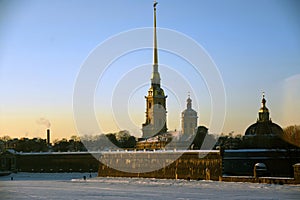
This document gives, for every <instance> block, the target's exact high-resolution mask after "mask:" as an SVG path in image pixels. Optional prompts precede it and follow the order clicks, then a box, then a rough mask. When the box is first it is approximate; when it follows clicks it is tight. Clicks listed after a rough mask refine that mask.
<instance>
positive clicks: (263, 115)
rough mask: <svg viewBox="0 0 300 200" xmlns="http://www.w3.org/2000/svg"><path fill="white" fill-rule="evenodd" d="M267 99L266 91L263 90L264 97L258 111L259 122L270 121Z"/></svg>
mask: <svg viewBox="0 0 300 200" xmlns="http://www.w3.org/2000/svg"><path fill="white" fill-rule="evenodd" d="M266 102H267V101H266V99H265V93H264V92H263V98H262V100H261V108H260V109H259V112H258V121H259V122H266V121H270V118H269V115H270V113H269V109H268V108H267V107H266Z"/></svg>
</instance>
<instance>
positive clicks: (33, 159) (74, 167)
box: [16, 153, 99, 172]
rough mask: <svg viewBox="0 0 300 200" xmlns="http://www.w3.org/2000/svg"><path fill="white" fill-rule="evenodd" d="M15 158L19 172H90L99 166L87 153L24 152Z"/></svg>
mask: <svg viewBox="0 0 300 200" xmlns="http://www.w3.org/2000/svg"><path fill="white" fill-rule="evenodd" d="M16 160H17V163H16V164H17V171H19V172H90V171H97V169H98V166H99V164H98V163H99V162H98V161H97V159H95V158H94V157H93V156H92V155H91V154H89V153H41V154H39V153H24V154H18V155H17V159H16Z"/></svg>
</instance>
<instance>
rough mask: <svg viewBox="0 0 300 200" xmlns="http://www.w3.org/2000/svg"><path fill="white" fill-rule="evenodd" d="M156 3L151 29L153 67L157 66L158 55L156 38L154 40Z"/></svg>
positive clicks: (155, 3)
mask: <svg viewBox="0 0 300 200" xmlns="http://www.w3.org/2000/svg"><path fill="white" fill-rule="evenodd" d="M157 4H158V3H157V2H156V1H155V0H154V4H153V9H154V22H153V23H154V25H153V26H154V27H153V36H154V40H153V43H154V44H153V46H154V47H153V65H158V54H157V38H156V5H157Z"/></svg>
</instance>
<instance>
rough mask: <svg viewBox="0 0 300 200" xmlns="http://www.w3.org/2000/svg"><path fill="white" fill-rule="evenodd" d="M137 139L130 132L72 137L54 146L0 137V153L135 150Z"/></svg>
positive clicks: (30, 140)
mask: <svg viewBox="0 0 300 200" xmlns="http://www.w3.org/2000/svg"><path fill="white" fill-rule="evenodd" d="M135 145H136V138H135V137H134V136H131V135H130V134H129V132H128V131H120V132H118V133H109V134H106V135H104V134H102V135H97V136H83V137H82V138H80V137H78V136H72V137H71V138H70V139H69V140H68V139H66V138H63V139H61V140H58V139H56V140H54V141H53V144H47V141H46V140H45V139H41V138H33V139H29V138H21V139H17V138H15V139H11V138H10V137H9V136H3V137H0V151H2V152H3V151H4V150H5V149H14V150H15V151H18V152H47V151H53V152H76V151H87V149H88V150H90V151H91V150H95V151H97V150H107V149H117V148H125V149H130V148H135Z"/></svg>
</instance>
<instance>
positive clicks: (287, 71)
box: [0, 0, 300, 139]
mask: <svg viewBox="0 0 300 200" xmlns="http://www.w3.org/2000/svg"><path fill="white" fill-rule="evenodd" d="M152 4H153V1H152V0H143V1H141V0H128V1H124V0H110V1H98V0H95V1H83V0H82V1H80V0H77V1H59V0H51V1H50V0H45V1H37V0H36V1H35V0H32V1H30V0H29V1H15V0H2V1H0V93H1V98H0V136H3V135H10V136H11V137H30V138H31V137H42V138H45V137H46V130H45V129H46V128H47V127H46V126H47V125H45V124H42V123H39V122H41V120H40V118H44V119H46V120H49V122H50V123H51V126H50V129H51V131H52V139H55V138H63V137H66V138H69V137H70V136H71V135H76V134H77V132H76V126H75V123H74V119H73V108H72V104H73V91H74V85H75V83H76V79H77V76H78V74H79V72H80V69H81V67H82V65H83V63H84V61H85V60H86V58H87V57H88V56H89V55H90V53H91V52H92V51H93V50H94V49H95V48H96V47H97V46H98V45H100V44H101V43H103V42H104V41H106V40H107V39H108V38H110V37H112V36H114V35H117V34H119V33H122V32H124V31H128V30H131V29H135V28H145V27H152V24H153V8H152ZM299 10H300V3H299V2H298V1H288V0H282V1H279V0H277V1H276V0H273V1H271V0H263V1H261V0H256V1H239V0H228V1H211V0H207V1H199V0H190V1H179V0H161V1H159V4H158V6H157V26H158V27H160V28H167V29H171V30H175V31H178V32H180V33H182V34H184V35H186V36H188V37H189V38H191V39H193V40H194V41H195V42H197V43H198V44H199V45H201V46H202V47H203V49H204V50H205V51H206V52H207V54H208V55H209V56H210V57H211V59H212V60H213V61H214V63H215V65H216V67H217V69H218V70H219V72H220V76H221V77H222V80H223V83H224V88H225V91H226V118H225V123H224V127H223V130H222V132H223V133H229V132H232V131H234V133H235V134H242V135H243V134H244V132H245V129H246V128H247V127H248V126H249V125H250V124H252V123H254V122H255V121H256V119H257V112H258V110H259V107H260V102H261V94H262V92H263V91H264V92H265V93H266V99H267V107H268V108H269V110H270V112H271V118H272V121H273V122H275V123H277V124H279V125H281V126H282V127H286V126H289V125H295V124H298V125H299V124H300V112H299V111H300V104H299V100H300V93H299V91H300V14H299ZM139 37H144V36H143V35H141V36H139ZM147 39H152V38H147ZM147 39H146V38H145V40H147ZM160 39H162V38H160V36H159V35H158V46H159V44H160ZM128 42H130V41H128ZM133 42H134V41H133ZM161 42H162V41H161ZM119 45H124V44H119ZM108 51H114V47H113V46H112V47H111V48H109V49H108ZM151 63H152V50H151V49H145V50H143V51H137V52H131V53H129V54H128V55H122V56H121V57H120V58H118V59H117V60H116V61H115V62H114V63H112V64H111V66H110V68H109V70H110V71H109V70H108V76H107V77H104V80H103V81H104V82H101V81H100V82H99V84H98V85H97V88H96V89H95V114H96V116H97V119H98V120H99V123H100V124H102V126H104V127H103V131H104V132H115V131H118V129H128V130H131V131H134V133H132V134H134V135H135V136H141V132H140V131H139V128H141V126H142V123H143V122H144V121H145V99H144V96H145V95H147V91H148V88H149V84H150V77H151ZM159 64H160V67H159V71H160V73H161V82H162V87H163V88H164V89H165V92H166V94H167V95H168V98H167V110H168V128H169V130H174V129H177V130H180V129H181V127H180V113H181V111H182V106H183V107H184V106H185V100H186V98H187V94H188V91H185V92H186V95H183V96H185V97H184V98H180V99H176V96H178V94H176V91H173V90H172V88H171V89H170V87H171V86H169V85H168V84H170V83H171V82H172V80H173V79H176V77H177V75H178V74H177V75H176V73H173V74H172V73H171V72H175V71H176V72H178V73H179V75H182V74H183V73H184V72H182V71H186V72H187V73H188V70H186V69H187V68H188V64H187V63H186V62H185V61H184V60H182V59H180V58H178V57H176V56H174V55H172V54H171V53H170V52H164V51H160V52H159ZM121 67H124V68H122V70H121ZM185 67H186V68H185ZM138 69H140V70H142V74H143V75H144V76H145V77H144V76H140V77H139V78H144V79H145V78H146V79H145V80H144V79H143V80H141V81H143V83H145V84H144V85H136V86H130V87H131V90H132V88H135V89H134V90H132V91H131V90H130V91H127V92H129V93H130V94H131V96H130V98H129V99H123V98H122V97H121V96H118V95H117V96H114V100H113V101H115V102H113V103H115V105H122V104H123V103H124V102H125V103H126V105H127V104H128V113H127V114H129V116H130V120H131V121H132V122H133V123H134V124H135V125H136V127H126V123H125V124H121V125H120V123H119V122H118V123H117V124H114V121H116V117H120V118H119V119H118V120H119V121H120V120H121V121H122V117H127V116H125V115H123V114H124V113H122V112H121V113H118V110H115V111H114V112H113V113H110V110H111V109H112V108H111V107H110V106H111V105H112V103H111V101H110V98H108V97H107V96H106V95H103V93H102V92H103V90H114V89H116V90H117V89H118V88H115V87H116V85H117V86H118V84H117V83H120V84H119V86H120V85H122V86H123V87H124V86H125V87H126V86H127V85H126V81H125V80H126V75H128V71H130V70H132V71H133V72H137V71H138ZM126 70H127V71H126ZM135 70H136V71H135ZM181 70H182V71H181ZM191 74H192V72H191V73H190V75H187V76H185V78H187V79H190V81H191V84H192V88H193V89H194V90H196V92H198V93H199V94H201V95H198V97H197V99H193V100H194V101H193V103H195V107H197V108H195V107H194V109H195V110H196V111H197V112H198V115H199V122H198V123H199V125H205V126H207V127H208V128H209V124H210V118H211V115H212V113H211V109H210V108H211V100H210V94H209V91H208V90H207V88H206V86H205V82H204V81H203V79H201V77H193V76H192V75H191ZM110 75H115V77H112V76H110ZM122 77H123V78H124V79H122ZM176 80H177V79H176ZM197 81H198V82H197ZM164 84H165V87H164ZM119 86H118V87H119ZM103 88H104V89H103ZM128 88H129V86H128ZM168 88H169V90H168ZM181 89H182V88H181ZM114 94H115V93H114ZM179 96H180V97H182V94H181V95H179ZM192 97H193V95H192ZM179 105H180V106H181V107H180V106H179ZM193 105H194V104H193ZM214 114H218V113H214ZM114 115H115V116H114ZM118 125H119V127H118Z"/></svg>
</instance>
